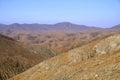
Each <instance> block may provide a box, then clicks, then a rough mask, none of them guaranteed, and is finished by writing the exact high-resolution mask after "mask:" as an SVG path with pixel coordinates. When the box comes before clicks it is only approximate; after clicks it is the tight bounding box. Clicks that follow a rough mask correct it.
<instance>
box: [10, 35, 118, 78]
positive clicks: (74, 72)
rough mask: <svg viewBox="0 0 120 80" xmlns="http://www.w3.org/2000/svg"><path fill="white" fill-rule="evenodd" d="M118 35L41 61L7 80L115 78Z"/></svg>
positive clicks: (116, 72)
mask: <svg viewBox="0 0 120 80" xmlns="http://www.w3.org/2000/svg"><path fill="white" fill-rule="evenodd" d="M119 74H120V34H116V35H113V36H110V37H108V38H105V39H102V40H98V41H94V42H91V43H89V44H87V45H84V46H82V47H79V48H76V49H73V50H70V51H68V52H67V53H64V54H61V55H58V56H55V57H53V58H51V59H48V60H46V61H43V62H42V63H40V64H38V65H36V66H34V67H33V68H31V69H29V70H27V71H25V72H23V73H21V74H19V75H17V76H15V77H13V78H11V79H9V80H119V79H120V76H119Z"/></svg>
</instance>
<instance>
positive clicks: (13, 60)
mask: <svg viewBox="0 0 120 80" xmlns="http://www.w3.org/2000/svg"><path fill="white" fill-rule="evenodd" d="M28 46H29V47H28ZM38 48H39V49H38ZM53 56H55V53H54V52H53V51H51V50H49V49H47V48H44V47H37V48H36V47H35V46H31V45H24V44H22V43H20V42H18V41H16V40H14V39H12V38H9V37H6V36H4V35H0V80H6V79H8V78H10V77H12V76H14V75H16V74H18V73H21V72H23V71H25V70H27V69H29V68H30V67H32V66H33V65H35V64H38V63H40V62H41V61H43V60H46V59H48V58H50V57H53Z"/></svg>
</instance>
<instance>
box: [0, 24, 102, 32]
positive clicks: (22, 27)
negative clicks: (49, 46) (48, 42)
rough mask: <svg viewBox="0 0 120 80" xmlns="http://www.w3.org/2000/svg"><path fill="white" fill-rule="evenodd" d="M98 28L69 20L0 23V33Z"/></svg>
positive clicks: (72, 30) (73, 30)
mask: <svg viewBox="0 0 120 80" xmlns="http://www.w3.org/2000/svg"><path fill="white" fill-rule="evenodd" d="M97 29H100V28H95V27H89V26H85V25H77V24H72V23H70V22H61V23H57V24H18V23H14V24H10V25H4V24H0V32H1V33H8V34H10V33H13V32H21V31H23V32H25V31H28V32H34V33H44V32H48V31H49V32H53V31H55V32H56V31H57V32H58V31H61V32H83V31H88V30H97Z"/></svg>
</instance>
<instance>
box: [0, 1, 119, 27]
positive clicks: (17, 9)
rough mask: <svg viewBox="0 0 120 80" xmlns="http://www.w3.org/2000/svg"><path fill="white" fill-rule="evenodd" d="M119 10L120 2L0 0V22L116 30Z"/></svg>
mask: <svg viewBox="0 0 120 80" xmlns="http://www.w3.org/2000/svg"><path fill="white" fill-rule="evenodd" d="M119 9H120V0H99V1H98V0H59V1H56V0H0V11H1V12H0V23H2V24H12V23H20V24H24V23H27V24H32V23H38V24H55V23H59V22H71V23H74V24H79V25H87V26H95V27H112V26H115V25H117V24H120V15H119V14H120V10H119Z"/></svg>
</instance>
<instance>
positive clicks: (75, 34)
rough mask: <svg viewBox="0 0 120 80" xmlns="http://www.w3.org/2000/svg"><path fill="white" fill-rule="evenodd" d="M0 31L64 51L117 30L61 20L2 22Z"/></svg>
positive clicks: (38, 44)
mask: <svg viewBox="0 0 120 80" xmlns="http://www.w3.org/2000/svg"><path fill="white" fill-rule="evenodd" d="M0 32H1V33H2V34H4V35H7V36H9V37H12V38H14V39H15V40H17V41H20V42H24V43H27V44H32V45H37V46H43V47H47V48H49V49H52V50H54V51H55V52H57V53H63V52H66V51H68V50H70V49H73V48H76V47H80V46H82V45H84V44H87V43H89V42H91V41H93V40H98V39H102V38H104V37H106V36H109V35H111V34H114V33H116V30H113V29H102V28H95V27H89V26H85V25H77V24H73V23H70V22H61V23H57V24H18V23H14V24H11V25H4V24H1V25H0Z"/></svg>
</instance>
